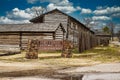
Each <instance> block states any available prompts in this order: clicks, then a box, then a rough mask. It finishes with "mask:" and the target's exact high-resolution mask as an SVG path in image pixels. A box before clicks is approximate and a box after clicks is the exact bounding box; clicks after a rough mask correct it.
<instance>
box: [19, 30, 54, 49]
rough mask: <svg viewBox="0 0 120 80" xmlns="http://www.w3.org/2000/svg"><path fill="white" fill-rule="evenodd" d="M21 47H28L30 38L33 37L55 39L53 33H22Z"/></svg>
mask: <svg viewBox="0 0 120 80" xmlns="http://www.w3.org/2000/svg"><path fill="white" fill-rule="evenodd" d="M21 34H22V37H21V47H22V49H26V48H27V44H28V40H32V39H38V40H45V39H47V40H48V39H50V40H53V33H36V32H33V33H21Z"/></svg>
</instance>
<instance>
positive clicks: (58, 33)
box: [55, 26, 64, 40]
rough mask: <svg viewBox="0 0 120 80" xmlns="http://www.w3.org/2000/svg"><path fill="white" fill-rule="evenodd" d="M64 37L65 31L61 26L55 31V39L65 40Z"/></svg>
mask: <svg viewBox="0 0 120 80" xmlns="http://www.w3.org/2000/svg"><path fill="white" fill-rule="evenodd" d="M63 39H64V32H63V30H62V28H61V27H60V26H59V27H58V28H57V29H56V31H55V40H63Z"/></svg>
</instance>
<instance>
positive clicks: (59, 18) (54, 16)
mask: <svg viewBox="0 0 120 80" xmlns="http://www.w3.org/2000/svg"><path fill="white" fill-rule="evenodd" d="M44 22H51V23H53V24H54V23H62V25H63V27H64V29H65V31H66V33H67V22H68V16H66V15H64V14H62V13H60V12H57V11H56V12H53V13H49V14H46V15H45V16H44ZM66 33H65V36H64V38H66Z"/></svg>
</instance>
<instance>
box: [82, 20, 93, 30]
mask: <svg viewBox="0 0 120 80" xmlns="http://www.w3.org/2000/svg"><path fill="white" fill-rule="evenodd" d="M91 21H92V19H91V18H84V22H85V25H86V26H87V27H88V28H90V23H91Z"/></svg>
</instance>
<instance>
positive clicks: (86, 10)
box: [81, 8, 92, 14]
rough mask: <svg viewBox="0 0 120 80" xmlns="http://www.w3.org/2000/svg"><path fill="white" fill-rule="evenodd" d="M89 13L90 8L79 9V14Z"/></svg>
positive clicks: (90, 11)
mask: <svg viewBox="0 0 120 80" xmlns="http://www.w3.org/2000/svg"><path fill="white" fill-rule="evenodd" d="M90 13H92V10H91V9H85V8H82V9H81V14H90Z"/></svg>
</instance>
